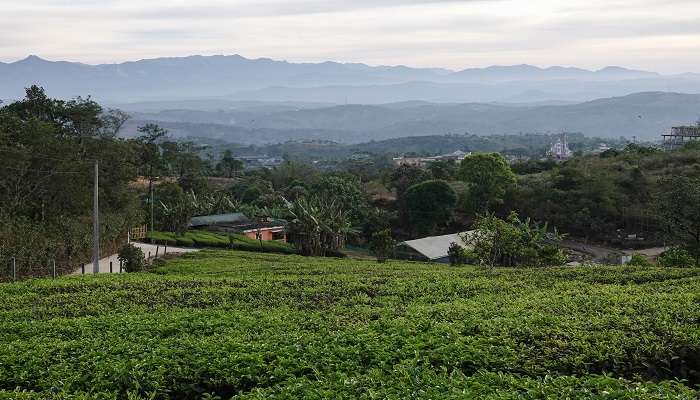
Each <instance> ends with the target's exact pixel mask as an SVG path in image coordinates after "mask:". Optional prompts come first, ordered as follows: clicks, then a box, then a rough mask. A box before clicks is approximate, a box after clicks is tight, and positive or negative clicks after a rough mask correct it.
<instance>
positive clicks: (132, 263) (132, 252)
mask: <svg viewBox="0 0 700 400" xmlns="http://www.w3.org/2000/svg"><path fill="white" fill-rule="evenodd" d="M118 258H119V261H121V264H122V267H123V268H124V271H126V272H140V271H143V270H144V268H145V266H146V258H145V257H144V255H143V251H141V249H139V248H138V247H136V246H134V245H133V244H131V243H129V244H126V245H124V246H123V247H122V248H121V249H119V256H118Z"/></svg>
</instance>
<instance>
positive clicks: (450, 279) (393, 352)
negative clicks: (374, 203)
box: [0, 251, 700, 399]
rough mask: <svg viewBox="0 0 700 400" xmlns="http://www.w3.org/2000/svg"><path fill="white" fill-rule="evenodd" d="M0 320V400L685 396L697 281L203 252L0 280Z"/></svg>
mask: <svg viewBox="0 0 700 400" xmlns="http://www.w3.org/2000/svg"><path fill="white" fill-rule="evenodd" d="M0 320H1V321H2V324H0V343H1V344H0V399H25V398H26V399H29V398H53V399H59V398H104V399H109V398H177V399H183V398H192V399H194V398H200V397H205V396H208V395H207V394H209V395H213V396H214V397H216V396H218V398H223V399H228V398H231V397H236V398H268V397H275V398H303V397H305V398H396V399H400V398H433V399H442V398H479V399H482V398H491V399H516V398H517V399H545V398H547V399H561V398H591V399H592V398H596V399H599V398H600V399H602V398H605V399H608V398H614V399H671V398H672V399H693V398H696V396H697V395H698V392H697V391H695V390H693V387H694V385H696V384H698V383H700V375H698V370H700V365H699V364H700V326H699V325H698V321H699V320H700V269H660V268H644V269H643V268H632V267H586V268H544V269H496V270H494V271H489V270H486V269H482V268H475V267H464V268H455V267H449V266H443V265H432V264H415V263H400V262H389V263H386V264H377V263H374V262H362V261H356V260H337V259H327V258H303V257H300V256H294V255H290V256H280V255H275V254H260V253H245V252H228V251H203V252H201V253H196V254H189V255H187V256H185V257H183V258H179V259H173V260H170V261H168V262H167V263H166V264H164V265H163V266H161V267H159V268H158V269H157V271H156V273H139V274H124V275H101V276H96V277H86V276H68V277H63V278H59V279H56V280H50V279H44V280H29V281H24V282H20V283H14V284H2V285H0ZM681 380H683V381H681Z"/></svg>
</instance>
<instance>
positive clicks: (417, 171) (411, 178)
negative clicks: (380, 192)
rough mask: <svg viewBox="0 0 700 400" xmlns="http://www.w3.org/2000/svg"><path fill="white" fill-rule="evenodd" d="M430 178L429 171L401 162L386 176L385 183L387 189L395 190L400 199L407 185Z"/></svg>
mask: <svg viewBox="0 0 700 400" xmlns="http://www.w3.org/2000/svg"><path fill="white" fill-rule="evenodd" d="M431 178H432V176H431V175H430V172H428V171H426V170H424V169H423V168H420V167H417V166H414V165H408V164H403V165H400V166H398V167H397V168H396V169H394V170H393V171H392V172H391V174H390V175H389V176H388V178H387V184H386V185H387V187H388V188H389V189H394V190H396V195H397V197H398V198H399V199H401V198H402V197H403V194H404V193H405V192H406V190H408V188H409V187H411V186H413V185H417V184H419V183H421V182H425V181H427V180H430V179H431Z"/></svg>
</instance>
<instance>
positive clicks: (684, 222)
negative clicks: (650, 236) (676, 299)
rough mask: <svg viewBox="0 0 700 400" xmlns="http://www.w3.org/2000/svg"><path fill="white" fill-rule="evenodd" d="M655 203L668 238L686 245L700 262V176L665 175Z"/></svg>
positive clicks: (675, 242)
mask: <svg viewBox="0 0 700 400" xmlns="http://www.w3.org/2000/svg"><path fill="white" fill-rule="evenodd" d="M657 204H658V213H659V216H660V217H661V221H662V222H663V223H664V225H665V228H666V234H667V237H668V239H669V241H670V242H671V243H672V244H674V245H677V246H681V247H683V248H685V249H687V250H688V251H689V252H690V253H691V254H692V255H693V256H694V257H695V259H696V260H697V261H698V262H700V179H699V178H688V177H685V176H678V177H673V178H671V179H667V180H666V181H664V183H663V184H662V190H661V192H660V194H659V196H658V202H657Z"/></svg>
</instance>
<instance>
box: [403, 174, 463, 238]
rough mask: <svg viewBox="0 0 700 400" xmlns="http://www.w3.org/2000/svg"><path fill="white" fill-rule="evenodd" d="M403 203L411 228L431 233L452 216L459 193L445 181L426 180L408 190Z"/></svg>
mask: <svg viewBox="0 0 700 400" xmlns="http://www.w3.org/2000/svg"><path fill="white" fill-rule="evenodd" d="M402 205H403V207H405V209H404V210H403V213H404V214H405V215H407V216H408V223H409V225H410V227H411V230H412V231H413V232H416V233H417V234H419V235H431V234H433V233H435V229H436V228H437V227H439V226H444V225H446V224H447V223H448V222H449V221H450V219H451V218H452V212H453V210H454V208H455V206H456V205H457V193H456V192H455V190H454V189H452V187H451V186H450V185H449V184H448V183H447V182H445V181H440V180H430V181H425V182H421V183H418V184H416V185H413V186H411V187H409V188H408V189H407V190H406V193H405V194H404V196H403V203H402Z"/></svg>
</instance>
